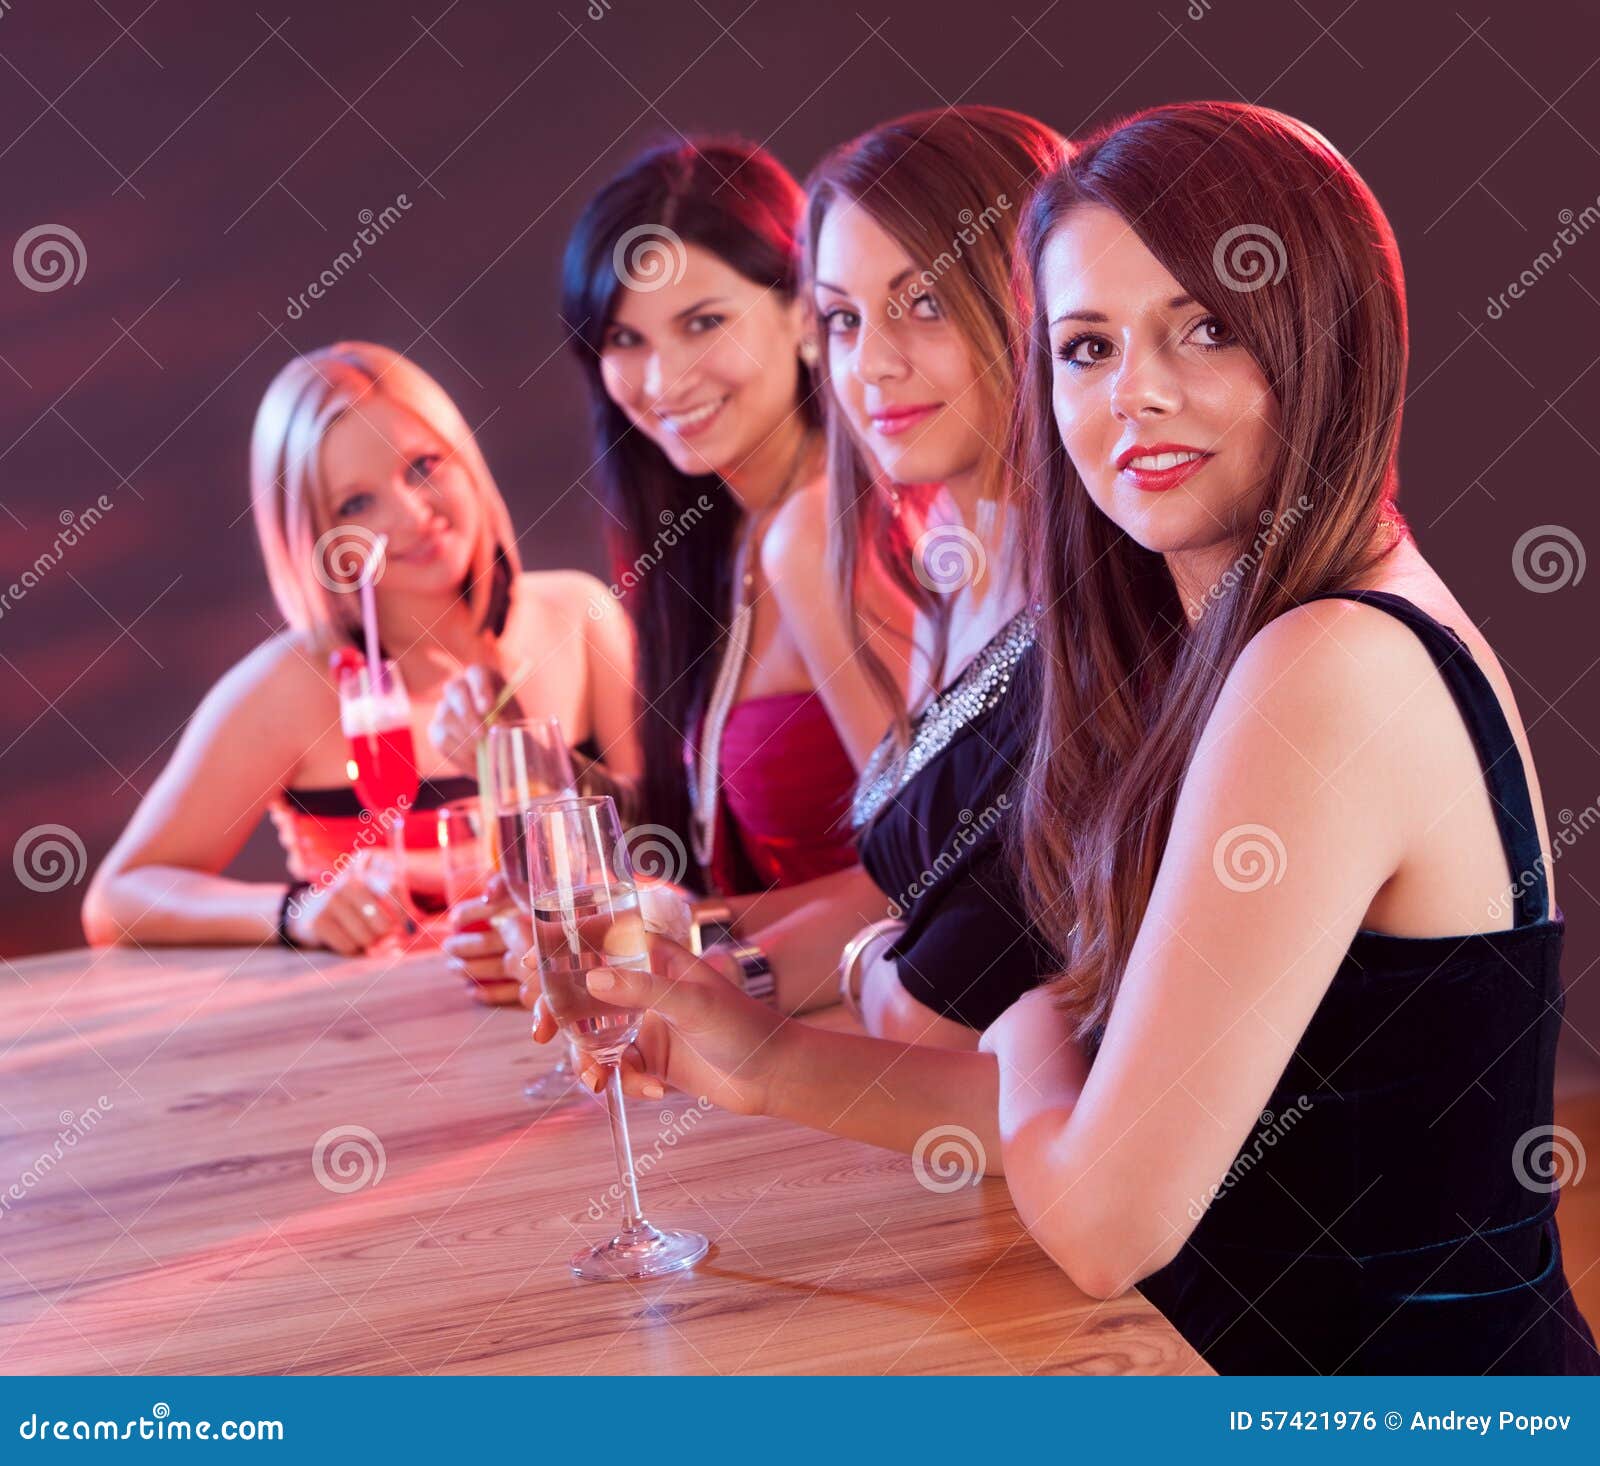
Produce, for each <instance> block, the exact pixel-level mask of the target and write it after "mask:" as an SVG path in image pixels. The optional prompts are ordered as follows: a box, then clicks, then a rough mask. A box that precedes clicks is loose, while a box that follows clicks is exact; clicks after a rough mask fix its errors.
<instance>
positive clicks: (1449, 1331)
mask: <svg viewBox="0 0 1600 1466" xmlns="http://www.w3.org/2000/svg"><path fill="white" fill-rule="evenodd" d="M1019 255H1020V260H1021V268H1022V271H1023V275H1024V279H1025V281H1026V282H1027V284H1028V285H1029V286H1030V288H1031V293H1032V296H1033V307H1032V315H1031V323H1030V326H1029V328H1028V332H1027V352H1026V367H1025V371H1024V375H1023V381H1022V390H1021V395H1020V402H1019V409H1018V418H1019V431H1018V434H1017V445H1018V446H1017V462H1018V469H1019V473H1020V475H1021V477H1022V481H1023V482H1024V483H1025V484H1026V485H1027V487H1028V495H1029V497H1028V505H1027V521H1028V527H1027V533H1026V540H1027V544H1028V546H1029V549H1030V552H1031V555H1032V566H1033V574H1032V587H1033V590H1034V592H1035V594H1036V595H1037V596H1038V597H1039V598H1040V600H1041V602H1042V605H1043V610H1042V613H1041V620H1040V627H1041V630H1040V646H1041V649H1042V652H1043V656H1042V658H1041V676H1040V680H1039V693H1038V699H1039V700H1038V707H1037V717H1036V719H1035V728H1034V736H1033V744H1032V754H1031V757H1030V760H1029V765H1028V779H1027V799H1026V803H1025V805H1024V810H1023V813H1024V818H1023V821H1022V827H1021V835H1022V840H1021V844H1022V848H1023V853H1024V857H1025V865H1026V871H1027V875H1028V885H1029V890H1030V910H1031V915H1032V918H1033V922H1034V926H1035V929H1036V931H1037V932H1038V934H1039V936H1040V938H1041V939H1042V940H1044V941H1046V942H1048V943H1049V944H1050V946H1051V948H1052V949H1053V951H1054V954H1055V957H1056V963H1055V974H1054V977H1053V979H1052V980H1051V981H1050V982H1048V983H1047V984H1045V985H1043V986H1041V987H1040V988H1039V989H1037V990H1036V991H1034V992H1030V993H1029V994H1027V995H1026V996H1024V997H1023V998H1021V999H1020V1000H1019V1001H1018V1002H1016V1003H1015V1004H1013V1005H1012V1007H1011V1008H1010V1009H1009V1010H1008V1011H1007V1012H1006V1013H1005V1014H1004V1015H1003V1016H1002V1017H1001V1018H999V1019H998V1021H996V1022H995V1023H993V1024H992V1025H991V1026H990V1027H989V1028H988V1029H987V1030H986V1032H985V1033H984V1035H983V1039H982V1043H981V1045H980V1048H979V1050H978V1051H977V1052H973V1053H952V1052H944V1051H940V1050H937V1049H931V1048H923V1047H916V1046H907V1045H899V1044H892V1043H887V1042H884V1041H882V1040H874V1039H870V1038H858V1037H853V1036H847V1035H840V1034H835V1033H826V1032H823V1031H821V1030H818V1029H815V1028H810V1027H807V1026H805V1025H802V1024H788V1025H786V1024H783V1023H781V1022H780V1021H778V1020H777V1019H776V1018H775V1017H774V1016H773V1015H772V1014H771V1013H770V1011H769V1010H767V1009H765V1008H763V1007H761V1006H760V1005H758V1004H753V1003H750V1002H748V1001H747V1000H745V999H743V998H742V997H741V996H740V995H739V994H738V993H737V992H735V991H733V990H732V989H731V988H730V987H729V985H728V984H726V983H725V982H723V981H722V979H721V978H720V977H719V976H718V975H717V974H716V973H715V972H713V971H712V970H711V969H710V968H708V967H707V966H705V965H704V964H703V963H698V962H696V961H695V960H694V959H693V958H691V957H689V956H688V954H687V953H685V952H683V951H682V950H681V949H679V948H676V947H674V946H672V944H671V943H669V942H665V941H657V942H655V943H654V944H653V967H654V971H653V973H637V972H625V971H618V970H613V969H602V970H600V971H598V972H596V973H593V974H591V976H590V980H589V986H590V988H591V990H592V991H594V992H596V993H597V994H598V995H600V996H601V997H603V998H604V999H605V1001H607V1002H614V1003H617V1004H619V1005H621V1006H623V1007H625V1008H629V1009H638V1008H641V1007H645V1008H649V1009H651V1010H652V1011H651V1013H650V1014H649V1016H648V1017H647V1018H646V1020H645V1023H644V1026H643V1027H642V1029H641V1032H640V1038H639V1042H638V1045H637V1048H636V1049H635V1050H634V1051H632V1052H630V1054H629V1056H628V1060H627V1066H628V1068H629V1070H630V1073H629V1074H628V1078H627V1084H628V1087H629V1088H630V1090H632V1091H633V1092H635V1093H640V1094H645V1095H650V1096H655V1095H658V1094H660V1093H661V1092H662V1089H663V1086H664V1084H666V1083H670V1084H672V1085H674V1086H676V1087H679V1088H681V1089H684V1090H686V1091H688V1092H690V1093H693V1094H700V1095H707V1096H709V1097H711V1098H712V1099H714V1100H716V1101H717V1102H719V1103H721V1104H724V1105H726V1106H728V1107H730V1108H733V1109H737V1110H741V1111H746V1112H759V1113H776V1114H781V1115H783V1116H785V1117H787V1118H792V1119H799V1120H802V1121H804V1122H806V1123H809V1124H813V1125H817V1126H819V1127H824V1128H828V1129H832V1130H834V1131H836V1132H838V1133H842V1134H847V1135H851V1136H854V1137H858V1138H861V1139H865V1140H870V1141H873V1142H876V1143H878V1144H881V1145H887V1146H892V1147H895V1148H897V1149H903V1150H907V1151H911V1150H916V1149H918V1148H919V1146H923V1147H925V1146H926V1144H927V1142H928V1139H929V1137H930V1136H931V1135H943V1136H945V1137H946V1138H949V1137H950V1136H951V1135H952V1134H954V1135H955V1137H956V1138H958V1139H960V1140H962V1141H964V1143H966V1144H967V1146H968V1148H969V1152H970V1159H971V1161H972V1164H973V1165H974V1167H976V1168H987V1169H988V1170H989V1171H990V1172H991V1173H999V1172H1002V1171H1003V1173H1004V1175H1005V1178H1006V1182H1007V1184H1008V1186H1009V1187H1010V1190H1011V1194H1012V1197H1013V1199H1014V1201H1015V1203H1016V1207H1017V1211H1018V1213H1019V1215H1020V1216H1021V1217H1022V1219H1023V1221H1024V1222H1025V1223H1026V1225H1027V1226H1028V1228H1029V1230H1030V1231H1031V1232H1032V1233H1033V1235H1034V1237H1035V1238H1036V1240H1037V1241H1038V1242H1039V1244H1040V1245H1041V1246H1042V1247H1043V1248H1044V1249H1045V1250H1046V1251H1047V1252H1049V1253H1050V1255H1051V1256H1052V1257H1053V1258H1055V1260H1056V1261H1057V1262H1058V1263H1059V1264H1060V1265H1061V1266H1062V1267H1063V1268H1064V1269H1065V1270H1066V1271H1067V1272H1068V1273H1069V1274H1070V1275H1071V1277H1072V1278H1073V1280H1074V1281H1075V1282H1076V1283H1077V1284H1078V1285H1079V1286H1080V1287H1081V1288H1082V1289H1083V1290H1084V1291H1086V1292H1087V1293H1089V1294H1091V1295H1093V1296H1096V1297H1102V1298H1108V1297H1112V1296H1115V1295H1116V1294H1119V1293H1121V1292H1123V1291H1124V1290H1125V1289H1128V1288H1130V1287H1132V1286H1134V1285H1135V1284H1137V1285H1138V1286H1140V1287H1141V1288H1142V1289H1143V1290H1144V1292H1145V1293H1146V1295H1147V1296H1148V1297H1149V1298H1150V1299H1151V1301H1152V1302H1154V1303H1155V1304H1156V1306H1157V1307H1159V1308H1161V1309H1162V1310H1163V1311H1164V1312H1165V1313H1166V1314H1167V1316H1168V1317H1169V1318H1170V1319H1171V1320H1172V1322H1173V1323H1174V1324H1175V1325H1176V1326H1177V1328H1178V1329H1179V1331H1180V1332H1181V1333H1183V1335H1184V1336H1185V1337H1186V1338H1187V1339H1188V1340H1189V1341H1190V1342H1191V1343H1192V1344H1193V1345H1194V1346H1195V1348H1196V1349H1198V1350H1199V1352H1200V1353H1201V1354H1202V1355H1203V1356H1204V1357H1205V1359H1206V1360H1207V1361H1208V1362H1209V1363H1210V1364H1211V1365H1212V1366H1213V1367H1214V1368H1216V1369H1218V1370H1219V1371H1222V1372H1229V1373H1251V1374H1271V1373H1282V1372H1308V1373H1322V1374H1329V1373H1341V1372H1351V1373H1438V1374H1482V1373H1490V1372H1495V1373H1512V1374H1559V1373H1595V1372H1597V1371H1600V1355H1597V1353H1596V1350H1595V1344H1594V1339H1593V1336H1592V1334H1591V1332H1590V1330H1589V1327H1588V1325H1587V1323H1586V1322H1585V1321H1584V1319H1583V1317H1582V1315H1581V1314H1580V1313H1579V1311H1578V1309H1577V1307H1576V1305H1575V1304H1574V1302H1573V1298H1572V1293H1571V1290H1570V1288H1569V1286H1568V1284H1567V1279H1566V1275H1565V1272H1564V1269H1563V1266H1562V1254H1561V1240H1560V1235H1559V1232H1558V1229H1557V1227H1556V1221H1555V1211H1556V1206H1557V1202H1558V1200H1559V1196H1560V1189H1559V1186H1556V1185H1552V1184H1551V1178H1550V1176H1549V1173H1548V1171H1547V1170H1542V1169H1541V1165H1540V1161H1541V1158H1542V1156H1543V1153H1544V1151H1545V1149H1546V1148H1547V1147H1548V1146H1549V1144H1550V1143H1551V1139H1552V1136H1553V1134H1556V1133H1557V1132H1555V1131H1554V1129H1553V1094H1552V1090H1553V1077H1554V1058H1555V1047H1556V1042H1557V1039H1558V1037H1559V1035H1560V1031H1561V1011H1562V1001H1563V995H1562V985H1561V974H1560V953H1561V945H1562V937H1563V919H1562V916H1561V914H1560V910H1559V908H1558V906H1557V904H1556V901H1555V893H1554V891H1553V890H1552V888H1551V881H1550V871H1551V852H1550V842H1549V836H1548V832H1547V829H1546V825H1545V821H1544V818H1543V815H1542V812H1541V808H1540V806H1541V800H1540V795H1539V788H1538V781H1537V778H1536V776H1535V774H1534V770H1533V763H1532V759H1531V756H1530V753H1529V748H1528V739H1527V734H1526V731H1525V729H1524V728H1523V727H1522V723H1521V719H1520V717H1519V715H1518V712H1517V708H1516V703H1515V700H1514V699H1513V697H1512V694H1511V689H1510V686H1509V683H1508V681H1507V678H1506V676H1505V673H1504V672H1503V670H1502V669H1501V667H1500V665H1499V663H1498V661H1497V660H1496V658H1495V655H1494V653H1493V651H1492V650H1491V649H1490V647H1489V645H1488V644H1487V642H1485V640H1484V639H1483V637H1482V635H1481V634H1480V632H1479V631H1478V629H1477V628H1476V627H1475V626H1474V625H1473V624H1472V621H1471V619H1470V618H1469V617H1468V616H1467V614H1466V612H1465V611H1464V610H1463V609H1462V607H1461V606H1460V604H1459V603H1458V602H1457V601H1456V599H1455V597H1454V596H1453V595H1452V594H1451V592H1450V590H1449V588H1448V587H1447V586H1446V585H1445V583H1444V582H1443V581H1442V580H1441V579H1440V577H1439V575H1438V574H1437V572H1436V571H1435V570H1434V569H1433V568H1432V567H1431V566H1430V565H1429V564H1428V563H1427V561H1426V560H1424V558H1423V557H1422V554H1421V552H1420V551H1419V549H1418V547H1417V544H1416V542H1415V540H1414V539H1413V538H1412V535H1411V533H1410V531H1409V529H1408V527H1407V526H1406V524H1405V521H1404V520H1403V519H1402V518H1401V516H1400V514H1399V512H1398V510H1397V509H1396V507H1395V497H1396V493H1397V489H1398V482H1397V460H1398V448H1399V431H1400V419H1401V408H1402V403H1403V399H1404V389H1405V369H1406V358H1407V327H1406V304H1405V286H1404V282H1403V279H1402V275H1401V270H1400V261H1399V254H1398V250H1397V248H1396V245H1395V240H1394V235H1393V233H1392V231H1391V229H1390V227H1389V224H1388V221H1387V219H1386V218H1385V217H1384V214H1383V211H1382V209H1381V208H1380V206H1379V204H1378V202H1377V200H1376V199H1375V198H1374V197H1373V195H1372V193H1371V191H1370V190H1369V189H1368V187H1367V186H1366V184H1365V183H1364V182H1363V181H1362V180H1361V178H1360V177H1359V175H1357V173H1356V171H1355V170H1354V168H1352V167H1351V166H1350V164H1349V162H1348V161H1347V160H1346V159H1345V158H1344V157H1342V156H1341V155H1340V154H1339V153H1338V151H1337V150H1336V149H1335V148H1334V147H1333V146H1332V145H1331V144H1330V143H1329V142H1328V140H1327V139H1326V138H1324V137H1322V136H1321V135H1320V134H1319V133H1317V132H1316V131H1314V130H1313V129H1312V128H1310V127H1308V126H1306V125H1305V124H1304V123H1301V122H1297V121H1296V120H1294V119H1293V118H1290V117H1286V116H1284V115H1283V114H1281V113H1278V112H1273V111H1270V110H1268V109H1266V108H1261V107H1253V106H1247V105H1243V104H1236V103H1192V104H1181V105H1174V106H1169V107H1159V108H1155V109H1153V110H1151V111H1149V112H1144V113H1140V114H1138V115H1137V116H1135V117H1132V118H1130V119H1128V120H1127V121H1125V122H1122V123H1120V124H1118V125H1115V126H1112V127H1110V128H1107V129H1106V130H1105V131H1104V132H1102V133H1100V134H1098V135H1097V136H1095V137H1094V138H1092V139H1091V140H1090V141H1089V142H1087V143H1086V144H1084V145H1083V146H1082V148H1081V150H1080V151H1079V152H1078V154H1077V156H1076V157H1075V158H1074V159H1073V160H1072V162H1070V163H1069V164H1068V165H1067V166H1065V167H1064V168H1062V169H1061V170H1059V171H1058V172H1057V173H1056V174H1055V175H1054V176H1053V177H1051V178H1050V179H1048V180H1047V181H1046V182H1045V183H1044V184H1043V185H1042V186H1041V187H1040V189H1039V190H1038V192H1037V194H1036V195H1035V197H1034V200H1033V202H1032V204H1031V206H1030V209H1029V214H1028V220H1027V223H1026V227H1025V228H1024V230H1023V234H1022V240H1021V245H1020V248H1019ZM1438 492H1439V493H1440V494H1442V495H1446V496H1447V495H1448V494H1449V493H1450V492H1451V490H1450V487H1449V486H1448V485H1445V486H1440V487H1439V489H1438ZM1508 897H1509V899H1508ZM539 1032H540V1033H541V1034H543V1035H549V1034H551V1033H552V1032H553V1025H552V1024H551V1022H550V1020H549V1019H548V1018H547V1017H545V1016H544V1015H543V1014H541V1018H540V1023H539ZM588 1077H589V1078H590V1080H591V1082H593V1079H594V1078H595V1077H597V1071H591V1073H590V1075H589V1076H588ZM952 1126H953V1127H956V1130H955V1131H954V1132H952V1131H951V1129H950V1127H952Z"/></svg>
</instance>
